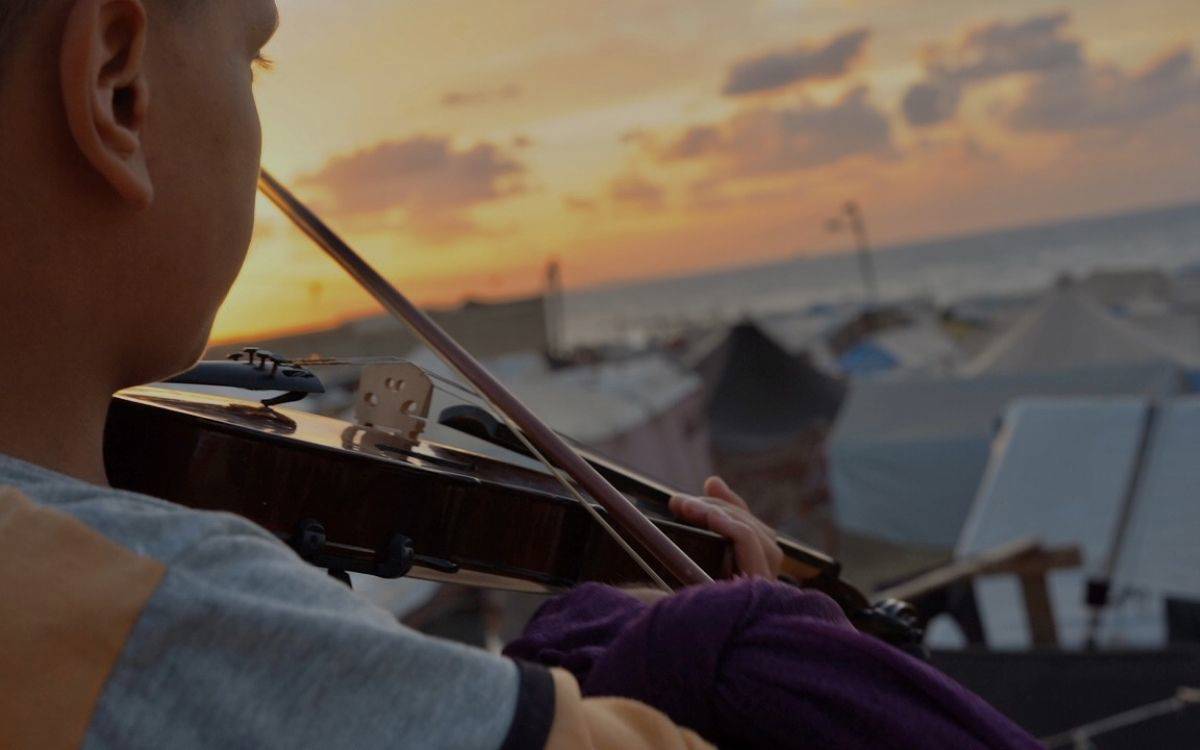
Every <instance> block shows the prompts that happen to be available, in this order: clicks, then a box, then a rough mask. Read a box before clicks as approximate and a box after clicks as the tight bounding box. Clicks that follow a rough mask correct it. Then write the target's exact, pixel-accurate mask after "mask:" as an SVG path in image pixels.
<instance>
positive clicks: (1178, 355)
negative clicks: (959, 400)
mask: <svg viewBox="0 0 1200 750" xmlns="http://www.w3.org/2000/svg"><path fill="white" fill-rule="evenodd" d="M1158 362H1170V363H1173V364H1177V365H1180V366H1188V365H1191V364H1194V362H1193V361H1192V356H1191V354H1190V352H1188V351H1187V350H1186V349H1176V348H1173V347H1171V346H1169V345H1168V344H1166V343H1165V342H1162V341H1160V340H1159V339H1157V338H1156V337H1155V336H1154V335H1153V334H1150V333H1148V332H1147V331H1146V330H1144V329H1140V328H1138V327H1137V326H1135V325H1133V324H1131V323H1129V322H1128V321H1125V320H1122V319H1120V318H1118V317H1116V316H1114V315H1111V314H1110V313H1108V312H1107V311H1106V310H1105V309H1104V308H1103V307H1101V306H1100V305H1099V304H1098V303H1097V302H1095V301H1094V300H1093V299H1092V298H1091V297H1090V296H1088V295H1087V293H1086V292H1084V291H1083V290H1082V289H1080V288H1078V287H1075V286H1071V285H1066V286H1058V287H1055V288H1054V289H1052V290H1050V291H1049V292H1047V294H1046V295H1045V296H1044V297H1043V298H1042V299H1041V301H1040V302H1038V303H1037V304H1036V305H1035V306H1034V307H1033V308H1032V309H1030V310H1028V311H1027V312H1026V313H1025V314H1024V315H1022V316H1021V317H1019V318H1018V319H1017V321H1016V322H1015V323H1014V324H1013V325H1012V326H1011V327H1010V328H1009V329H1008V330H1007V331H1005V332H1004V333H1003V334H1002V335H1001V336H1000V337H999V338H998V339H996V341H994V342H992V344H991V345H990V346H988V347H987V348H986V349H984V350H983V351H982V352H980V353H979V354H978V355H976V357H975V358H974V359H972V360H971V361H970V362H968V363H967V364H966V365H965V366H964V367H963V368H962V370H961V374H963V375H965V376H969V377H978V376H982V375H1015V374H1021V373H1032V372H1053V371H1058V370H1068V369H1083V368H1087V367H1113V366H1124V365H1137V364H1149V363H1158Z"/></svg>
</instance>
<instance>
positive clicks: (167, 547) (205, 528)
mask: <svg viewBox="0 0 1200 750" xmlns="http://www.w3.org/2000/svg"><path fill="white" fill-rule="evenodd" d="M0 487H11V488H13V489H15V490H17V491H19V492H20V493H22V494H23V495H25V496H26V497H28V498H29V499H30V500H32V501H33V502H34V503H37V504H39V505H44V506H47V507H51V508H54V509H56V510H58V511H60V512H63V513H66V514H67V515H70V516H73V517H75V518H77V519H78V520H79V521H81V522H83V523H84V524H86V525H88V526H90V527H91V528H93V529H95V530H96V531H98V532H100V533H101V534H103V535H104V536H106V537H108V538H109V539H112V540H113V541H115V542H117V543H119V544H121V545H123V546H125V547H128V548H129V549H131V550H133V551H134V552H137V553H138V554H141V555H145V556H147V557H152V558H154V559H156V560H159V561H162V562H164V563H167V564H170V563H171V562H173V561H174V560H175V559H176V558H178V557H179V556H180V555H182V554H183V553H184V552H186V551H187V550H188V549H190V548H192V547H193V546H195V545H196V544H197V543H198V542H200V541H202V540H204V539H206V538H210V537H213V536H251V537H259V538H266V539H273V537H271V535H270V534H268V533H267V532H266V531H265V530H263V529H261V528H259V527H258V526H256V525H255V524H253V523H250V522H249V521H247V520H245V519H243V518H241V517H239V516H235V515H233V514H230V513H220V512H214V511H201V510H194V509H191V508H186V507H184V506H181V505H176V504H175V503H169V502H166V501H165V500H159V499H158V498H154V497H150V496H148V495H140V494H137V493H134V492H126V491H124V490H117V489H113V488H111V487H102V486H99V485H94V484H89V483H87V482H83V481H80V480H78V479H75V478H73V477H69V476H66V475H63V474H59V473H57V472H53V471H50V470H48V469H43V468H42V467H40V466H35V465H33V464H29V463H26V462H23V461H19V460H17V459H13V458H10V457H8V456H3V455H0Z"/></svg>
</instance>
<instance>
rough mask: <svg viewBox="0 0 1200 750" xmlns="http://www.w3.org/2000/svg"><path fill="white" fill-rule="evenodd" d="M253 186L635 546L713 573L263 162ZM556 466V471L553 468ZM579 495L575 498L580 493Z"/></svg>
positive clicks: (692, 577) (687, 569)
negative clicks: (572, 482) (593, 502)
mask: <svg viewBox="0 0 1200 750" xmlns="http://www.w3.org/2000/svg"><path fill="white" fill-rule="evenodd" d="M258 188H259V190H260V191H261V192H262V193H263V195H265V196H266V197H267V198H268V199H270V201H271V202H272V203H274V204H275V205H276V206H278V207H279V209H280V210H281V211H283V213H284V215H286V216H287V217H288V218H289V219H290V220H291V221H292V222H293V223H294V224H295V225H296V226H297V227H298V228H299V229H300V230H301V231H302V232H304V233H305V234H306V235H308V237H309V238H310V239H312V240H313V241H314V242H315V243H316V244H317V245H318V246H319V247H320V248H321V249H322V250H324V251H325V252H326V253H327V254H328V255H329V256H330V257H331V258H333V260H334V261H336V262H337V264H338V265H340V266H341V267H342V269H343V270H345V271H346V272H347V273H349V274H350V276H351V277H353V278H354V279H355V280H356V281H357V282H358V283H359V284H360V285H361V286H362V287H363V288H364V289H366V291H367V292H369V293H370V294H371V296H373V297H374V298H375V300H376V301H377V302H379V304H380V305H382V306H383V308H384V309H385V310H387V311H388V312H390V313H391V314H392V315H394V316H395V317H397V318H398V319H400V320H402V321H403V322H405V323H407V324H408V326H409V327H410V328H411V329H412V330H413V331H414V332H415V333H416V334H417V336H418V337H420V338H421V339H422V340H423V341H424V342H425V344H426V345H427V346H429V348H430V349H432V350H433V351H434V352H436V353H437V354H439V355H440V356H441V357H442V358H443V359H444V360H445V361H446V362H447V363H448V364H450V365H451V366H452V367H454V368H455V369H456V370H457V371H458V372H460V373H461V374H462V375H463V377H465V378H466V379H467V380H468V381H469V382H470V383H471V384H472V385H473V386H474V387H475V388H476V389H477V390H478V391H479V393H480V394H482V395H483V397H484V398H486V399H487V400H488V401H490V402H491V403H492V404H493V405H494V406H495V407H496V408H497V409H498V410H499V411H500V412H501V414H502V415H504V416H505V417H506V418H508V419H509V420H511V421H512V422H513V423H514V424H515V425H516V426H517V427H519V428H520V430H519V432H518V434H521V435H523V436H524V437H525V438H527V439H528V441H529V442H530V443H532V446H531V447H532V448H535V449H536V451H535V452H540V453H541V454H543V455H545V456H547V457H549V459H550V461H552V462H553V466H557V467H558V468H559V469H561V470H562V471H564V472H565V473H566V474H567V475H568V476H570V477H571V479H573V480H575V482H576V483H578V485H579V486H580V487H582V488H583V489H584V490H586V491H587V493H588V494H589V495H590V496H591V497H592V498H594V499H595V500H596V502H598V503H599V504H600V505H601V506H602V507H603V508H604V509H605V510H606V511H608V513H609V515H610V516H611V517H612V520H613V521H614V522H615V525H616V526H617V527H618V528H619V529H620V530H621V531H623V532H624V533H626V534H628V535H629V537H630V538H632V539H633V540H635V541H636V542H637V543H638V544H639V545H641V547H642V549H644V550H646V551H648V552H649V553H650V555H651V556H653V557H654V559H655V560H657V561H658V562H659V564H661V565H662V566H663V568H665V569H666V570H667V572H668V573H670V575H671V576H672V577H674V578H675V579H676V581H677V582H678V583H679V584H680V585H682V586H690V585H693V584H698V583H707V582H709V581H711V580H712V579H710V578H709V577H708V575H707V574H706V573H705V572H704V571H703V570H702V569H701V568H700V566H698V565H697V564H696V563H695V562H694V561H693V560H692V559H691V558H690V557H688V556H687V555H686V554H685V553H684V552H683V550H681V549H679V548H678V547H676V546H675V544H674V543H673V542H672V541H671V540H670V539H668V538H667V536H666V535H665V534H663V532H662V531H660V530H659V529H658V527H656V526H655V525H654V524H653V523H651V522H650V521H649V519H647V518H646V517H645V516H644V515H642V513H641V512H640V511H638V509H637V508H635V507H634V506H633V504H632V503H630V502H629V500H628V499H627V498H626V497H625V496H624V495H622V494H621V493H620V492H618V491H617V490H616V488H614V487H613V486H612V485H611V484H609V483H608V481H607V480H605V479H604V477H602V476H600V474H599V472H597V471H596V470H595V469H594V468H592V466H591V465H590V464H588V463H587V461H585V460H583V458H581V457H580V456H579V454H578V453H576V452H575V451H574V449H572V448H571V447H570V446H569V445H567V443H566V442H565V441H564V440H563V439H562V438H561V437H559V436H558V434H557V433H555V432H554V430H552V429H550V428H549V427H547V426H546V425H545V424H544V423H543V422H542V421H541V420H540V419H538V418H537V417H536V416H534V414H533V412H531V411H530V410H529V409H528V408H527V407H526V406H525V404H523V403H521V401H520V400H519V399H518V398H517V397H516V396H514V395H513V394H512V393H511V392H510V391H509V390H508V389H507V388H505V387H504V385H503V384H501V383H500V381H498V380H496V378H495V377H493V376H492V374H491V373H490V372H488V371H487V370H486V369H485V368H484V367H483V365H481V364H480V363H479V361H478V360H476V359H475V357H473V356H472V355H471V353H470V352H468V351H467V350H466V349H464V348H463V347H462V345H460V344H459V343H458V342H457V341H455V340H454V339H453V338H451V336H450V335H449V334H447V333H446V332H445V331H444V330H443V329H442V328H441V326H439V325H438V324H437V323H435V322H434V321H433V319H432V318H430V317H429V316H428V315H426V314H425V313H424V312H422V311H421V310H420V309H419V308H418V307H417V306H416V305H414V304H413V303H412V302H410V301H409V300H408V298H407V297H405V296H404V295H403V294H401V293H400V291H399V290H398V289H396V288H395V287H394V286H392V285H391V284H390V283H388V281H387V280H386V279H385V278H383V276H381V275H380V274H379V273H378V272H377V271H376V270H375V269H374V268H372V267H371V266H370V264H368V263H367V262H366V261H365V260H364V259H363V258H362V257H361V256H360V255H359V254H358V253H357V252H355V251H354V250H353V249H352V248H351V247H350V246H349V245H347V244H346V243H345V242H344V241H343V240H342V239H341V238H340V237H338V235H337V234H336V233H335V232H334V231H333V230H332V229H330V228H329V227H328V226H326V225H325V223H324V222H323V221H321V219H320V218H319V217H318V216H317V215H316V214H314V213H313V212H312V211H311V210H309V208H308V207H307V206H305V205H304V204H303V203H301V202H300V200H299V199H298V198H296V196H294V195H292V194H291V192H290V191H288V189H287V188H285V187H284V186H283V185H282V184H280V183H279V181H278V180H276V179H275V178H274V177H272V176H271V174H270V173H269V172H268V171H267V170H266V169H263V170H262V171H261V172H260V175H259V180H258ZM553 466H552V468H553ZM555 473H556V474H557V472H555ZM564 484H566V485H567V487H568V489H569V490H570V491H572V492H575V490H574V488H573V487H571V486H570V485H569V484H568V483H566V482H565V481H564ZM579 499H580V500H582V498H579ZM584 506H585V507H586V508H588V510H589V511H591V512H592V513H593V516H594V517H595V518H596V520H597V521H599V522H600V523H601V525H603V526H604V527H605V528H607V529H608V530H609V531H610V532H611V533H613V534H614V537H615V538H616V540H617V541H618V542H620V543H621V544H622V546H624V547H625V548H626V550H628V551H629V552H630V554H631V555H633V557H634V559H636V560H637V561H638V563H639V564H640V565H642V566H643V568H645V569H646V572H647V573H649V574H650V575H651V577H652V578H653V579H654V580H655V581H657V582H658V583H659V584H660V585H662V586H664V588H668V587H667V586H666V584H665V582H663V581H662V579H661V578H660V577H659V576H658V575H657V574H656V573H655V572H654V571H653V570H652V569H650V568H649V567H648V566H647V565H646V563H645V561H644V560H642V559H641V557H640V556H639V555H638V554H637V553H636V552H634V551H633V549H632V548H631V547H630V546H629V544H628V543H627V542H626V540H625V539H623V538H622V537H621V536H620V534H618V533H617V532H616V531H615V530H614V529H613V528H612V527H611V526H609V525H608V524H607V523H606V522H605V521H604V519H603V518H602V517H601V516H600V515H599V513H598V512H596V511H595V509H594V508H592V507H591V506H590V505H588V504H587V503H586V502H585V503H584Z"/></svg>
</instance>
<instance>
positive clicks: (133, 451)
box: [105, 388, 732, 590]
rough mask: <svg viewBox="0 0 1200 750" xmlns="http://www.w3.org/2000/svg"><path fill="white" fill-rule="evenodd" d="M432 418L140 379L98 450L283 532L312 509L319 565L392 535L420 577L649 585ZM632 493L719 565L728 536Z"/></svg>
mask: <svg viewBox="0 0 1200 750" xmlns="http://www.w3.org/2000/svg"><path fill="white" fill-rule="evenodd" d="M428 430H429V431H432V432H434V433H435V434H433V435H428V436H423V438H422V440H421V441H420V442H419V443H416V444H412V443H406V442H403V441H396V440H394V439H393V437H392V436H391V435H389V434H387V433H385V432H382V431H375V430H370V429H365V428H362V427H359V426H356V425H353V424H350V423H347V422H342V421H339V420H336V419H331V418H328V417H323V416H318V415H314V414H308V413H305V412H302V411H294V410H286V409H272V408H268V407H265V406H263V405H262V404H259V403H255V402H250V401H240V400H236V399H229V398H221V397H214V396H208V395H202V394H197V393H188V392H177V391H170V390H166V389H160V388H138V389H134V390H132V391H127V392H124V393H122V394H121V395H118V396H117V397H116V398H114V400H113V402H112V405H111V407H110V411H109V419H108V426H107V428H106V435H105V460H106V464H107V469H108V475H109V479H110V481H111V483H112V484H113V486H115V487H119V488H121V489H126V490H131V491H134V492H140V493H142V494H146V495H151V496H154V497H159V498H162V499H165V500H170V501H172V502H176V503H179V504H181V505H186V506H188V507H192V508H197V509H203V510H220V511H228V512H231V513H236V514H238V515H241V516H244V517H246V518H248V519H250V520H251V521H254V522H255V523H257V524H258V525H260V526H262V527H264V528H266V529H267V530H268V531H271V532H272V533H274V534H276V535H277V536H279V537H280V538H281V539H284V540H285V541H288V542H293V543H294V544H293V546H296V544H295V543H296V542H299V541H301V540H300V539H299V538H298V537H299V536H302V535H303V533H304V531H305V526H306V524H307V526H308V528H310V529H311V528H312V525H313V523H314V522H315V523H316V524H319V525H320V526H321V527H323V534H324V540H323V544H320V545H319V546H320V549H314V550H310V552H311V553H312V554H311V556H312V557H315V558H319V559H322V560H325V561H327V562H330V561H332V564H331V565H329V567H340V568H342V569H344V570H350V571H352V572H355V571H357V572H375V570H374V567H375V566H380V565H382V566H384V569H386V563H387V557H388V555H389V554H390V552H391V551H392V544H393V541H394V540H395V538H396V537H397V535H401V536H403V537H406V538H407V539H408V540H410V542H411V545H412V550H413V552H414V553H415V556H414V559H415V565H414V567H413V570H412V574H413V575H417V576H420V577H430V578H442V579H446V578H447V577H448V578H449V579H450V580H456V581H459V582H463V583H478V584H483V585H490V586H498V587H506V588H514V589H524V590H555V589H563V588H567V587H570V586H573V585H575V584H578V583H582V582H584V581H599V582H603V583H612V584H639V585H641V584H649V581H648V580H647V577H646V575H645V573H644V572H643V571H642V570H641V569H640V568H639V567H638V566H637V564H636V563H635V562H634V561H633V560H632V559H631V558H630V557H629V556H628V554H627V553H626V552H625V551H624V550H623V549H622V548H621V547H620V546H619V545H618V544H617V543H616V542H615V541H614V540H613V539H612V538H611V536H610V535H609V534H607V533H606V532H605V531H604V530H603V529H602V528H601V527H600V526H599V525H598V524H597V523H596V522H595V521H594V520H593V519H592V518H591V517H590V516H589V514H588V513H587V512H586V511H585V510H584V509H583V508H582V507H581V506H580V504H579V502H578V501H577V500H576V499H575V498H573V497H570V496H569V495H568V493H567V492H566V490H565V489H564V488H563V486H562V485H561V484H560V483H559V481H558V480H557V479H555V478H554V476H553V475H551V474H550V473H549V472H548V471H547V470H546V469H545V468H543V467H541V466H540V465H538V464H537V463H536V462H533V461H531V460H528V459H526V458H525V457H523V456H518V455H516V454H510V453H507V452H505V451H503V450H502V449H497V448H495V447H494V446H489V445H487V444H486V443H483V442H482V441H477V440H475V439H473V438H471V437H470V436H467V435H460V434H458V433H456V432H455V431H453V430H449V429H448V428H440V432H439V427H438V426H437V425H430V427H429V428H428ZM452 442H453V445H452V444H451V443H452ZM506 454H507V455H506ZM630 499H631V500H634V501H635V502H637V503H638V504H639V505H640V506H641V507H642V509H643V511H645V512H647V514H648V515H650V516H651V517H652V518H653V520H654V522H655V524H656V525H657V526H658V527H659V528H660V529H662V530H663V531H664V532H665V533H666V534H667V536H668V537H670V538H671V539H672V541H674V542H675V543H676V544H677V545H678V546H679V547H680V548H682V549H683V550H684V551H685V552H687V553H688V554H689V555H690V556H691V557H692V558H693V559H694V560H696V562H697V563H698V564H699V565H700V566H701V567H702V568H704V569H705V571H706V572H708V573H709V574H710V575H712V576H713V577H714V578H718V577H727V576H728V575H729V573H730V572H731V570H732V567H731V565H732V556H731V552H732V551H731V547H730V545H729V544H728V542H727V541H726V540H725V539H723V538H722V537H720V536H718V535H716V534H713V533H712V532H709V531H707V530H704V529H698V528H694V527H691V526H687V525H684V524H681V523H679V522H676V521H673V520H670V519H668V518H666V517H664V516H662V515H661V513H660V512H659V511H660V509H657V508H655V507H653V506H654V503H653V501H652V500H650V499H649V498H648V497H641V498H639V497H637V496H636V495H634V496H632V497H631V498H630ZM422 561H424V562H426V563H436V564H433V565H427V564H422ZM454 568H456V569H457V570H454V572H450V571H451V569H454ZM404 572H407V571H404ZM385 574H386V573H385Z"/></svg>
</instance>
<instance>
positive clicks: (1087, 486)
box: [956, 397, 1200, 648]
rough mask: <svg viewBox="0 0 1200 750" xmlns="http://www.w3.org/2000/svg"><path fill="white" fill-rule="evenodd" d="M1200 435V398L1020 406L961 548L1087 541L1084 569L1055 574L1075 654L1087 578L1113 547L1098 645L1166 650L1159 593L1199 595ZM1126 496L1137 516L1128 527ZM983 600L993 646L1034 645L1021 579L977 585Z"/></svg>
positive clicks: (1054, 595)
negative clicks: (1197, 455) (1199, 497)
mask: <svg viewBox="0 0 1200 750" xmlns="http://www.w3.org/2000/svg"><path fill="white" fill-rule="evenodd" d="M1152 404H1154V405H1153V406H1152ZM1143 436H1145V437H1143ZM1143 439H1144V440H1145V450H1144V453H1143V452H1142V451H1141V445H1142V441H1143ZM1198 440H1200V399H1198V398H1195V397H1188V398H1180V399H1175V400H1171V401H1165V402H1161V403H1155V402H1152V401H1151V400H1150V399H1147V398H1109V399H1029V400H1021V401H1018V402H1017V403H1015V404H1014V405H1013V406H1012V408H1011V409H1010V410H1009V413H1008V415H1007V416H1006V418H1005V429H1004V432H1003V434H1002V436H1001V439H999V440H998V441H997V442H996V450H995V452H994V454H993V456H992V460H991V462H990V464H989V467H988V470H987V475H986V478H985V480H984V482H983V484H982V486H981V487H980V491H979V495H978V497H977V498H976V500H975V503H974V505H973V507H972V510H971V514H970V518H969V520H968V522H967V523H966V525H965V526H964V528H963V532H962V535H961V537H960V539H959V542H958V545H957V549H956V552H957V553H958V554H962V555H969V554H973V553H978V552H982V551H983V550H986V549H988V548H990V547H994V546H996V545H999V544H1004V543H1006V542H1010V541H1014V540H1016V539H1019V538H1022V537H1027V536H1037V537H1039V538H1040V539H1041V540H1042V541H1043V542H1044V543H1047V544H1051V545H1078V546H1079V547H1080V549H1081V551H1082V553H1083V560H1084V562H1083V566H1082V567H1081V568H1079V569H1075V570H1061V571H1055V572H1053V573H1052V574H1051V575H1050V577H1049V585H1050V595H1051V601H1052V603H1053V607H1054V613H1055V618H1056V621H1057V626H1058V630H1059V637H1060V642H1061V643H1062V644H1063V645H1064V646H1067V647H1078V646H1082V645H1083V643H1084V642H1085V640H1086V637H1087V634H1088V610H1087V609H1086V607H1085V606H1084V591H1085V587H1086V581H1087V579H1088V578H1090V577H1096V576H1103V575H1104V573H1105V570H1106V567H1107V564H1108V560H1109V556H1110V555H1111V554H1113V552H1114V550H1115V551H1116V571H1115V574H1114V576H1113V590H1112V596H1111V600H1112V602H1113V603H1112V605H1111V606H1110V607H1109V609H1107V610H1106V612H1105V616H1104V618H1103V620H1102V621H1101V627H1100V630H1099V632H1098V636H1099V639H1100V642H1101V643H1106V644H1109V645H1143V646H1160V645H1162V644H1163V641H1164V639H1165V632H1164V624H1163V617H1162V603H1161V598H1162V597H1163V596H1166V595H1174V596H1180V597H1185V598H1192V599H1200V575H1197V574H1196V571H1198V570H1200V545H1197V544H1196V539H1197V537H1198V536H1200V503H1197V502H1196V488H1197V487H1200V462H1196V461H1195V460H1194V451H1195V447H1196V444H1197V441H1198ZM1139 461H1140V462H1141V474H1140V476H1137V481H1136V482H1134V479H1135V475H1136V474H1135V472H1136V467H1137V465H1138V463H1139ZM1131 489H1132V495H1129V493H1130V490H1131ZM1127 498H1130V499H1129V500H1128V502H1130V503H1131V504H1130V509H1131V511H1130V515H1129V521H1128V523H1127V524H1126V525H1125V526H1124V527H1123V528H1122V526H1121V516H1122V507H1123V505H1124V504H1125V503H1126V502H1127ZM976 595H977V598H978V602H979V605H980V612H981V615H982V617H983V622H984V627H985V630H986V631H987V636H988V641H989V644H990V645H991V646H993V647H1001V648H1003V647H1016V648H1026V647H1028V646H1029V644H1030V638H1029V633H1028V632H1027V624H1026V622H1025V619H1024V614H1023V613H1024V606H1023V605H1022V603H1021V594H1020V590H1019V588H1018V586H1017V583H1016V581H1015V580H1011V579H1010V578H1009V577H997V578H992V579H985V580H982V581H979V582H977V584H976Z"/></svg>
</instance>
